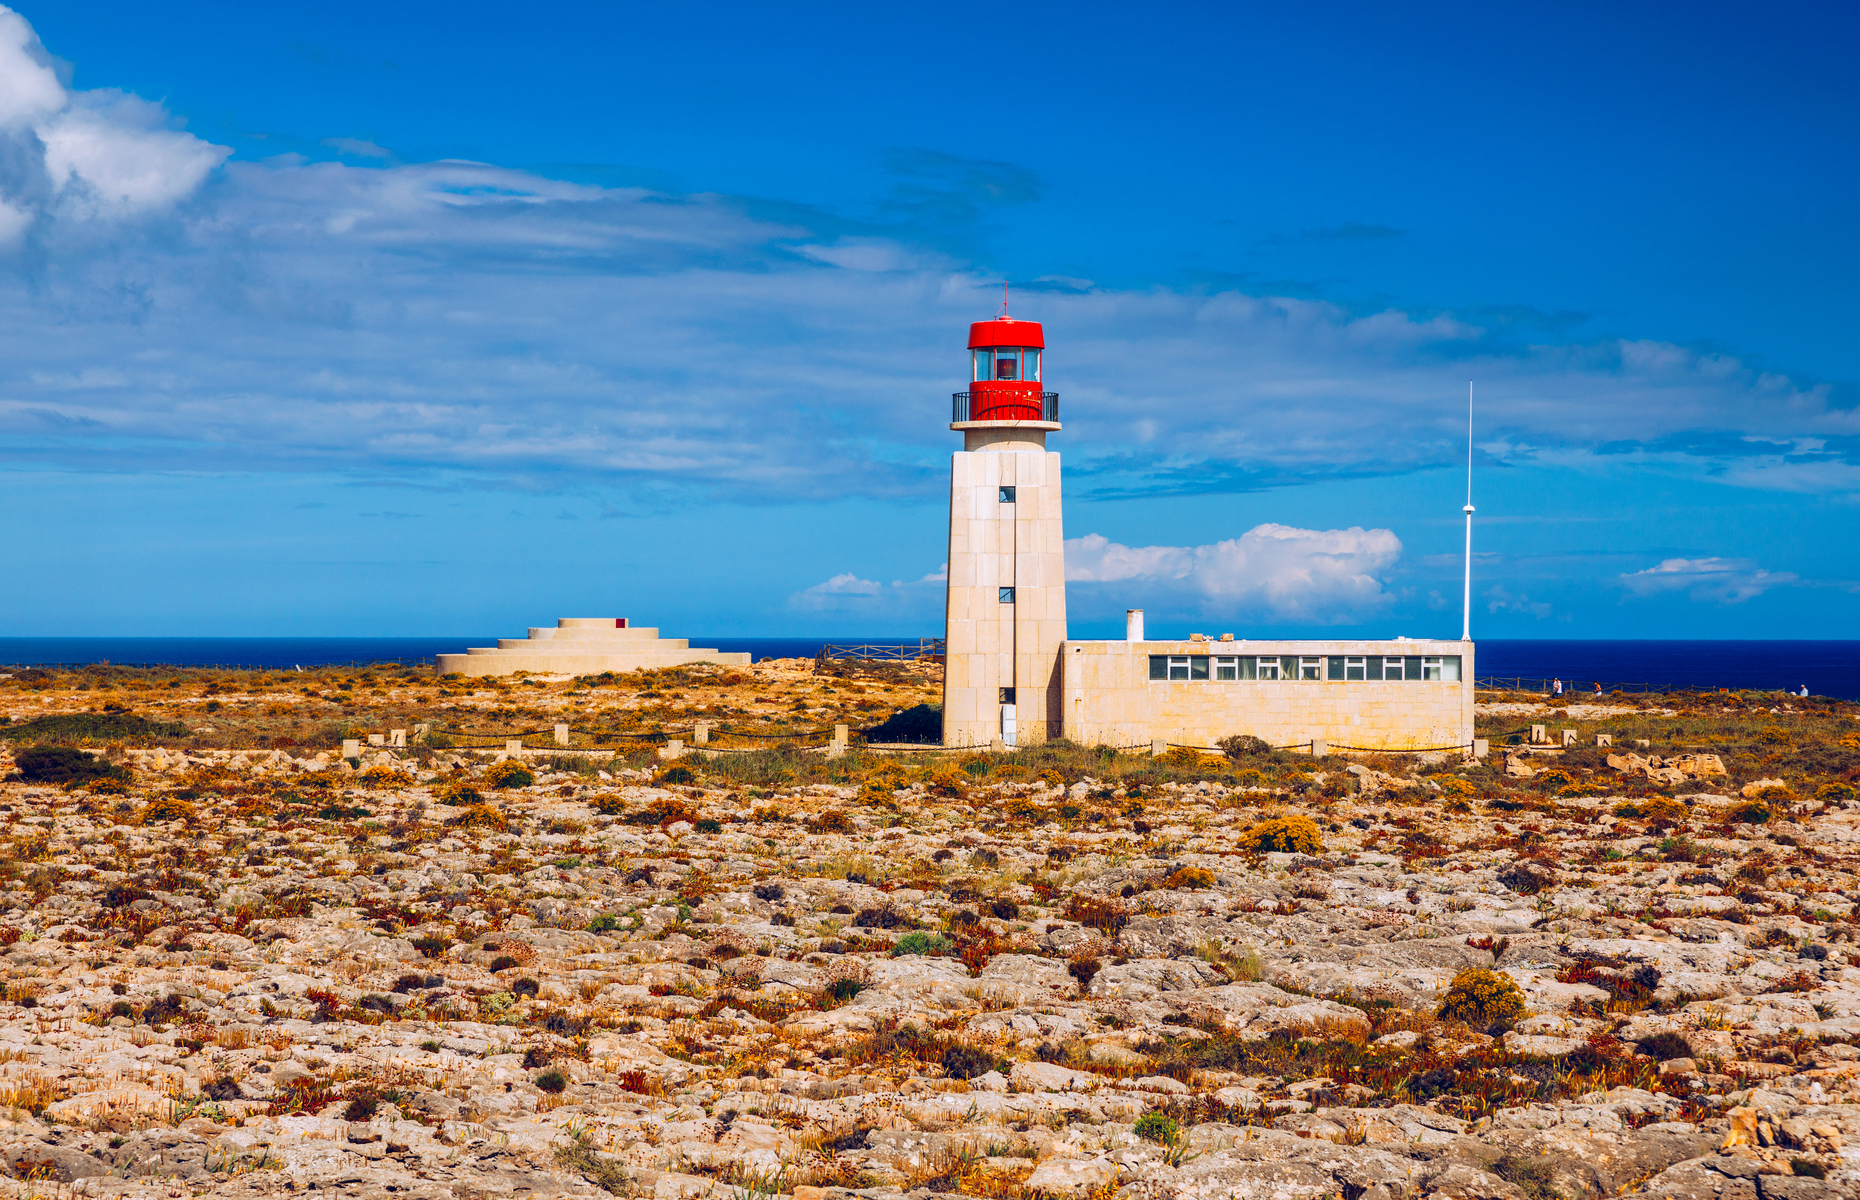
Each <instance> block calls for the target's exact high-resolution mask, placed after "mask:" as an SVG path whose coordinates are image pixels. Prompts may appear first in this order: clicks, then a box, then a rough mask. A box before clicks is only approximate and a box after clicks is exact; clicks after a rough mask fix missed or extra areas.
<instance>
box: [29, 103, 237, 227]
mask: <svg viewBox="0 0 1860 1200" xmlns="http://www.w3.org/2000/svg"><path fill="white" fill-rule="evenodd" d="M166 117H167V114H166V113H164V112H163V111H162V109H161V108H160V106H159V105H154V104H150V103H149V102H148V101H146V100H141V99H138V98H137V97H135V96H130V95H126V94H124V93H121V92H106V91H95V92H80V93H79V94H78V95H77V96H76V97H75V98H74V101H73V103H72V104H71V106H70V107H68V108H67V109H65V111H63V112H61V113H59V114H58V115H57V116H55V117H52V118H51V119H50V120H48V121H46V122H45V123H43V124H41V125H40V126H39V127H38V133H39V137H40V139H41V140H42V141H43V142H44V143H45V170H46V173H47V174H48V175H49V176H51V180H52V184H53V186H54V187H57V188H59V189H60V190H62V191H68V192H69V191H74V190H76V189H75V188H74V187H73V181H74V180H77V181H81V183H82V184H83V185H84V187H85V189H86V190H87V191H88V192H89V197H90V200H91V202H92V203H93V204H95V205H96V207H97V208H98V209H99V210H101V211H103V212H123V211H134V210H137V209H147V208H157V207H162V206H165V205H169V204H173V203H174V202H175V201H176V200H179V199H181V198H182V197H184V196H188V195H191V194H192V193H193V191H194V189H195V188H197V187H199V186H200V184H201V181H203V180H204V179H206V177H207V173H208V172H210V171H212V170H213V168H215V167H217V166H219V165H220V163H222V162H224V161H225V159H226V156H227V155H229V154H231V153H232V150H231V149H229V148H228V147H225V146H213V145H209V144H208V143H206V142H203V141H201V140H200V139H199V138H197V137H195V136H194V135H193V134H191V133H181V132H178V131H176V130H172V129H165V128H163V127H162V126H163V124H164V123H165V121H166Z"/></svg>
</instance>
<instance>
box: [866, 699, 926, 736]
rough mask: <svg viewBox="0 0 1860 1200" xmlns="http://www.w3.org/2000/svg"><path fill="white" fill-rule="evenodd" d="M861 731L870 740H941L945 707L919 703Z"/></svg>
mask: <svg viewBox="0 0 1860 1200" xmlns="http://www.w3.org/2000/svg"><path fill="white" fill-rule="evenodd" d="M859 732H860V734H861V735H863V736H864V738H865V740H866V741H868V742H940V741H942V740H943V709H942V707H941V706H940V705H936V704H919V705H917V706H916V707H914V708H907V709H904V710H902V711H901V712H895V713H892V714H891V715H890V716H889V717H887V718H885V720H884V721H882V722H880V723H879V724H877V725H874V726H872V727H871V728H870V729H861V730H860V731H859Z"/></svg>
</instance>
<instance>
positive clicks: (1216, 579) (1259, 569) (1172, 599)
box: [1066, 524, 1402, 623]
mask: <svg viewBox="0 0 1860 1200" xmlns="http://www.w3.org/2000/svg"><path fill="white" fill-rule="evenodd" d="M1401 551H1402V544H1401V539H1400V538H1398V537H1396V536H1395V534H1394V533H1393V532H1391V531H1390V530H1387V529H1362V528H1360V527H1352V528H1349V529H1324V530H1319V529H1297V528H1294V527H1292V526H1289V525H1270V524H1268V525H1256V526H1254V527H1253V528H1252V529H1249V530H1248V531H1247V532H1246V533H1244V534H1242V535H1241V536H1239V537H1237V538H1228V539H1226V540H1223V541H1219V542H1215V543H1213V544H1211V545H1205V546H1135V547H1133V546H1124V545H1119V544H1118V543H1116V542H1113V541H1111V540H1110V539H1108V538H1106V537H1104V536H1103V535H1101V534H1096V533H1091V534H1086V535H1085V536H1084V537H1082V538H1071V539H1067V541H1066V580H1067V582H1068V583H1069V584H1070V583H1072V582H1074V581H1076V582H1078V583H1084V584H1099V585H1103V584H1107V583H1122V584H1126V585H1132V584H1135V585H1140V586H1126V587H1124V588H1122V589H1120V590H1119V594H1121V595H1126V596H1128V597H1129V598H1130V606H1131V607H1140V605H1139V604H1138V601H1139V600H1145V598H1146V597H1155V598H1156V600H1160V601H1162V602H1165V603H1178V604H1179V603H1184V602H1187V603H1192V604H1193V605H1194V606H1195V607H1197V608H1199V610H1200V611H1201V612H1203V613H1205V614H1207V615H1210V616H1213V615H1234V616H1242V615H1245V616H1264V617H1272V618H1276V619H1279V620H1284V621H1301V622H1313V623H1338V622H1344V621H1353V620H1360V619H1362V618H1364V617H1367V616H1371V615H1373V614H1375V613H1377V612H1379V611H1381V610H1382V609H1383V608H1385V607H1386V606H1387V605H1388V603H1389V602H1390V600H1391V599H1392V597H1391V596H1390V595H1389V593H1388V592H1387V591H1386V590H1385V588H1384V584H1383V582H1382V580H1381V579H1380V578H1378V576H1379V575H1381V574H1383V573H1385V572H1386V571H1387V570H1388V568H1390V567H1391V566H1393V565H1394V564H1395V562H1396V561H1397V560H1398V559H1400V557H1401ZM1096 590H1097V591H1098V592H1100V593H1108V591H1109V590H1110V589H1106V588H1104V587H1099V588H1097V589H1096ZM1149 602H1152V603H1153V602H1155V601H1149Z"/></svg>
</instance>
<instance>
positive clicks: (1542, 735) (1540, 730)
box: [1531, 725, 1550, 746]
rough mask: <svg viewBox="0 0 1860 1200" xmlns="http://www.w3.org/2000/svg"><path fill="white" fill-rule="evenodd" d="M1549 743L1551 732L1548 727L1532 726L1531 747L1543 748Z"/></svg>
mask: <svg viewBox="0 0 1860 1200" xmlns="http://www.w3.org/2000/svg"><path fill="white" fill-rule="evenodd" d="M1549 741H1550V731H1549V727H1548V726H1544V725H1533V726H1531V745H1533V746H1542V745H1545V744H1547V743H1548V742H1549Z"/></svg>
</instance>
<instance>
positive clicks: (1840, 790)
mask: <svg viewBox="0 0 1860 1200" xmlns="http://www.w3.org/2000/svg"><path fill="white" fill-rule="evenodd" d="M1853 798H1854V787H1853V784H1851V783H1842V782H1840V781H1839V780H1836V781H1835V782H1833V783H1824V784H1822V785H1821V786H1820V787H1818V788H1816V789H1815V799H1817V800H1822V801H1826V802H1827V803H1829V804H1845V803H1846V802H1847V801H1849V800H1852V799H1853Z"/></svg>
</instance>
